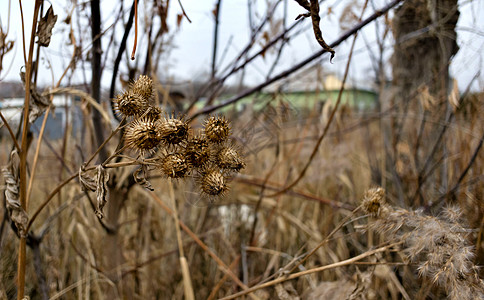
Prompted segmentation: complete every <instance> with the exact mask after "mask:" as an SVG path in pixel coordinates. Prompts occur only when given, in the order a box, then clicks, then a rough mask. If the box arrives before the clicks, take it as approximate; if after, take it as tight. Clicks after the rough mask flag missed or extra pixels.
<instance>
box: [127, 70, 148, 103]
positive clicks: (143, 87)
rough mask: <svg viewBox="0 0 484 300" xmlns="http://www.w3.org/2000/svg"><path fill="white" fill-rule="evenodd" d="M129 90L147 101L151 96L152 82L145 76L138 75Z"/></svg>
mask: <svg viewBox="0 0 484 300" xmlns="http://www.w3.org/2000/svg"><path fill="white" fill-rule="evenodd" d="M131 90H132V91H133V93H135V94H138V95H140V96H142V97H143V98H145V99H146V101H149V100H150V99H151V97H152V96H153V80H151V78H149V77H148V76H146V75H140V76H139V78H138V79H137V80H136V81H135V82H134V83H133V85H132V86H131Z"/></svg>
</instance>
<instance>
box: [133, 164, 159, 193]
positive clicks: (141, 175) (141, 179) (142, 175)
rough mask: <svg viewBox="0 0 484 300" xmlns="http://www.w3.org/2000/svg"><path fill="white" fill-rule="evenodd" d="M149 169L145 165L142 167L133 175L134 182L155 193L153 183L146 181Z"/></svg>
mask: <svg viewBox="0 0 484 300" xmlns="http://www.w3.org/2000/svg"><path fill="white" fill-rule="evenodd" d="M147 171H148V170H147V167H146V166H145V165H142V166H141V168H139V169H138V170H136V171H135V172H134V173H133V177H134V181H136V183H138V184H139V185H141V186H142V187H144V188H145V189H147V190H149V191H154V190H155V189H154V188H153V186H152V185H151V183H150V182H149V181H148V180H147V179H146V172H147Z"/></svg>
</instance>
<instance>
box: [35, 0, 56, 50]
mask: <svg viewBox="0 0 484 300" xmlns="http://www.w3.org/2000/svg"><path fill="white" fill-rule="evenodd" d="M56 21H57V15H54V9H53V8H52V6H51V7H49V9H48V10H47V12H46V13H45V16H44V17H42V18H41V19H40V21H39V27H38V29H37V36H38V37H39V40H38V41H37V43H39V45H40V46H43V47H49V44H50V37H51V36H52V29H53V28H54V25H55V22H56Z"/></svg>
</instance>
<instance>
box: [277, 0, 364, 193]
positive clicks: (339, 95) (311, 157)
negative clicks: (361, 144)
mask: <svg viewBox="0 0 484 300" xmlns="http://www.w3.org/2000/svg"><path fill="white" fill-rule="evenodd" d="M316 2H317V1H316ZM367 5H368V0H367V1H366V2H365V5H364V6H363V9H362V11H361V16H360V20H361V18H362V16H363V13H364V12H365V10H366V7H367ZM312 9H313V8H312ZM318 10H319V5H318ZM311 14H312V13H311ZM357 37H358V33H355V36H354V38H353V43H352V44H351V49H350V54H349V56H348V62H347V63H346V68H345V74H344V76H343V81H342V82H341V87H340V89H339V93H338V98H337V100H336V104H335V105H334V108H333V110H332V111H331V115H330V116H329V118H328V121H327V122H326V126H325V127H324V129H323V133H322V134H321V136H320V137H319V139H318V141H317V142H316V145H315V146H314V149H313V152H312V153H311V155H310V156H309V159H308V161H307V163H306V165H305V166H304V168H303V169H302V171H301V173H300V174H299V176H298V177H297V178H296V179H295V180H294V181H293V182H292V183H291V184H289V185H287V186H286V187H285V188H283V189H282V190H280V191H278V192H276V193H274V194H272V195H269V196H268V197H275V196H277V195H280V194H283V193H285V192H286V191H288V190H289V189H291V188H292V187H294V186H295V185H296V184H298V183H299V181H300V180H301V179H302V178H303V177H304V175H305V174H306V172H307V170H308V169H309V166H310V165H311V163H312V161H313V159H314V157H316V154H317V153H318V150H319V146H320V145H321V142H322V141H323V139H324V137H325V136H326V134H327V133H328V130H329V127H330V126H331V123H332V122H333V119H334V116H335V115H336V111H337V110H338V107H339V104H340V103H341V99H342V96H343V91H344V89H345V84H346V79H347V78H348V73H349V70H350V64H351V58H352V57H353V50H354V48H355V43H356V38H357ZM327 51H329V50H327Z"/></svg>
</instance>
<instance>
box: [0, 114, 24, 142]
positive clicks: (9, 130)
mask: <svg viewBox="0 0 484 300" xmlns="http://www.w3.org/2000/svg"><path fill="white" fill-rule="evenodd" d="M0 118H1V119H2V122H3V124H4V125H5V127H7V129H8V133H9V134H10V137H11V138H12V141H13V143H14V145H15V148H17V151H18V152H20V145H19V144H18V142H17V139H16V138H15V134H14V133H13V131H12V128H11V127H10V125H9V124H8V122H7V119H5V117H4V116H3V114H2V112H1V111H0Z"/></svg>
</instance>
